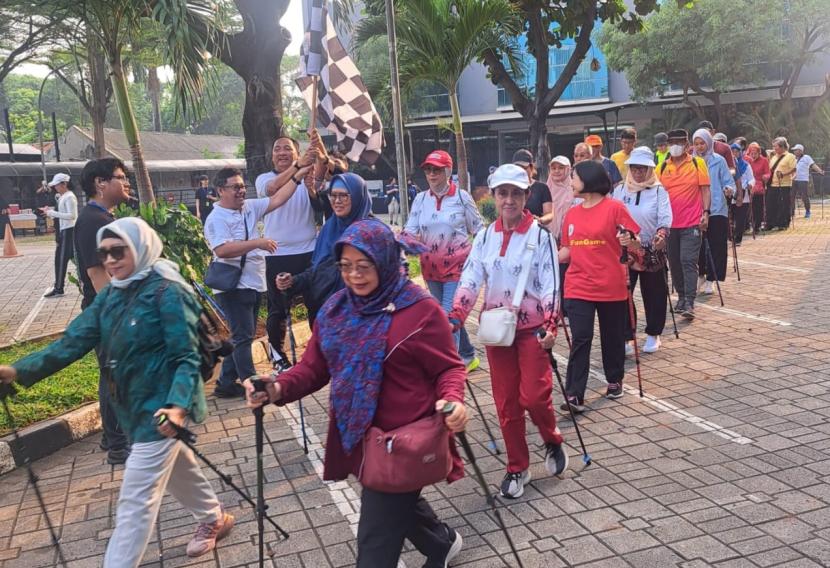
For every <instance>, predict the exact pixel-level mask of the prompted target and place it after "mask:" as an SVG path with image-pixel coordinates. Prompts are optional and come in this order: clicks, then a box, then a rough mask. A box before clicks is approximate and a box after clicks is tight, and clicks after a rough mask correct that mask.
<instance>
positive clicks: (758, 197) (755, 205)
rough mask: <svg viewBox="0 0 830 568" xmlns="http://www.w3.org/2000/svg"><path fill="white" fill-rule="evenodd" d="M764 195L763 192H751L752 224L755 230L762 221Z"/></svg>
mask: <svg viewBox="0 0 830 568" xmlns="http://www.w3.org/2000/svg"><path fill="white" fill-rule="evenodd" d="M765 200H766V197H765V196H764V194H763V193H758V194H753V196H752V225H753V227H754V228H755V232H756V233H757V232H758V231H760V230H761V223H763V222H764V220H765V219H764V209H765V207H764V201H765Z"/></svg>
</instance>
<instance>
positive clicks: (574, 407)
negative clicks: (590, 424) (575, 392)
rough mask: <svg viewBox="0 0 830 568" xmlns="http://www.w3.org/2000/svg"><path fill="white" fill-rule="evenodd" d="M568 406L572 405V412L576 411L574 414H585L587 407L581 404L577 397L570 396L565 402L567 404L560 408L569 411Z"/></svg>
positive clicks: (561, 405)
mask: <svg viewBox="0 0 830 568" xmlns="http://www.w3.org/2000/svg"><path fill="white" fill-rule="evenodd" d="M568 404H570V406H571V410H573V411H574V414H582V413H583V412H585V405H584V404H583V403H581V402H579V400H578V399H577V398H576V397H575V396H569V397H568V398H567V399H566V400H565V402H563V403H562V404H560V405H559V408H560V409H562V410H565V411H567V410H568Z"/></svg>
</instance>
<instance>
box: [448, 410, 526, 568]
mask: <svg viewBox="0 0 830 568" xmlns="http://www.w3.org/2000/svg"><path fill="white" fill-rule="evenodd" d="M454 409H455V403H452V402H448V403H447V404H445V405H444V408H442V409H441V412H442V413H443V414H452V411H453V410H454ZM455 437H456V438H458V441H459V442H460V443H461V447H462V448H463V449H464V453H465V454H466V455H467V461H469V462H470V465H471V466H472V467H473V472H475V477H476V481H478V484H479V486H481V490H482V491H484V497H485V498H486V499H487V504H488V505H489V506H490V510H491V511H493V515H494V516H495V517H496V522H497V523H498V525H499V528H500V529H501V531H502V533H504V538H505V539H506V540H507V544H508V545H509V546H510V551H511V552H512V553H513V557H514V558H515V559H516V566H518V568H524V564H522V559H521V557H520V556H519V551H518V550H516V545H515V544H514V543H513V539H512V538H511V537H510V533H509V532H508V530H507V525H505V524H504V519H502V518H501V513H500V512H499V508H498V507H497V506H496V499H495V497H494V496H493V493H492V492H491V491H490V488H489V487H488V485H487V481H486V480H485V479H484V474H483V473H482V472H481V468H480V467H478V463H476V456H475V454H474V453H473V448H471V447H470V442H469V441H467V434H466V433H465V432H463V431H461V432H456V433H455Z"/></svg>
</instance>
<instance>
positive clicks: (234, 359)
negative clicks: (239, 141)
mask: <svg viewBox="0 0 830 568" xmlns="http://www.w3.org/2000/svg"><path fill="white" fill-rule="evenodd" d="M309 169H310V167H308V166H307V167H305V168H301V169H300V170H298V171H297V178H301V177H302V176H303V175H305V174H306V173H307V172H308V170H309ZM298 185H300V182H299V180H298V179H294V178H290V179H289V180H288V183H286V184H284V185H283V186H282V187H279V188H277V189H276V190H275V191H274V193H273V194H272V195H271V196H270V197H265V198H261V199H245V194H246V187H245V181H244V180H243V179H242V172H240V171H239V170H237V169H235V168H223V169H221V170H219V171H218V172H217V173H216V179H215V180H214V187H215V188H216V191H217V192H218V194H219V201H217V202H216V204H215V205H214V206H213V211H212V212H211V214H210V215H209V216H208V218H207V219H206V220H205V238H206V239H207V241H208V244H209V245H210V248H211V250H212V251H213V255H214V258H213V260H214V262H220V263H226V264H231V265H234V266H240V267H241V268H242V275H241V277H240V279H239V283H238V284H237V286H236V288H235V289H234V290H228V291H224V292H220V291H218V290H216V291H215V292H216V300H217V302H218V303H219V305H220V306H221V308H222V311H223V312H224V314H225V318H226V319H227V320H228V325H229V327H230V331H231V342H232V343H233V347H234V350H233V354H232V355H230V356H228V357H225V360H224V361H223V362H222V372H221V374H220V375H219V380H218V381H217V385H216V388H215V389H214V391H213V394H215V395H216V396H218V397H223V398H229V397H243V396H244V395H245V390H244V389H243V388H242V385H240V384H239V383H238V382H237V379H240V380H244V379H247V378H248V377H250V376H252V375H255V374H256V369H255V368H254V361H253V357H252V355H251V343H252V342H253V339H254V332H255V331H256V322H257V312H258V311H259V302H260V297H261V294H262V293H263V292H265V290H266V286H265V255H266V254H268V253H273V252H274V251H275V250H276V249H277V246H278V245H277V243H276V242H275V241H274V240H273V239H270V238H267V237H266V238H260V237H259V231H258V230H257V223H259V222H260V221H261V220H262V219H263V218H264V217H265V216H266V214H268V213H270V212H271V211H273V210H275V209H276V208H277V207H280V206H281V205H283V204H284V203H285V202H287V201H288V200H290V199H291V197H292V196H293V195H294V193H295V191H296V189H297V186H298Z"/></svg>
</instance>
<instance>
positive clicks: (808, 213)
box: [804, 211, 810, 219]
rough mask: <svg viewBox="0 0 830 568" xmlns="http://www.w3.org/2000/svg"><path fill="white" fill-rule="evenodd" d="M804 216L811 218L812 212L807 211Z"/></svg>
mask: <svg viewBox="0 0 830 568" xmlns="http://www.w3.org/2000/svg"><path fill="white" fill-rule="evenodd" d="M804 218H805V219H809V218H810V212H809V211H807V212H806V213H805V214H804Z"/></svg>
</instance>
